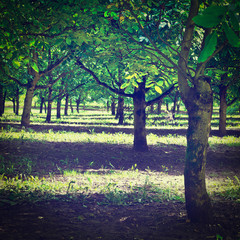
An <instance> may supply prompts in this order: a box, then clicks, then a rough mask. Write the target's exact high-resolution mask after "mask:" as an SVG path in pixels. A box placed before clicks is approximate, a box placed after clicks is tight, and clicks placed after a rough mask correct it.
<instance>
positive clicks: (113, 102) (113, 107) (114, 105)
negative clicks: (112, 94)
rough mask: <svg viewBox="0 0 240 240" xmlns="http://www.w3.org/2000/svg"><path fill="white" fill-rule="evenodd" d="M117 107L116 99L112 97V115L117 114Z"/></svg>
mask: <svg viewBox="0 0 240 240" xmlns="http://www.w3.org/2000/svg"><path fill="white" fill-rule="evenodd" d="M115 108H116V104H115V100H114V99H112V103H111V112H112V115H113V116H114V115H115V111H116V110H115Z"/></svg>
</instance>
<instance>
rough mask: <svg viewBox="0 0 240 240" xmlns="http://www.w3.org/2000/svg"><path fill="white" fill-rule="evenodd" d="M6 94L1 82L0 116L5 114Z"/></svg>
mask: <svg viewBox="0 0 240 240" xmlns="http://www.w3.org/2000/svg"><path fill="white" fill-rule="evenodd" d="M5 96H6V95H5V93H4V90H3V86H2V85H1V84H0V117H1V116H2V115H3V114H4V106H5Z"/></svg>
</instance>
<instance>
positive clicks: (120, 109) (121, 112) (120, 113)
mask: <svg viewBox="0 0 240 240" xmlns="http://www.w3.org/2000/svg"><path fill="white" fill-rule="evenodd" d="M117 112H118V125H123V121H124V98H122V97H119V98H118V109H117Z"/></svg>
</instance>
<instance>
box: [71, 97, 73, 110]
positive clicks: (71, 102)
mask: <svg viewBox="0 0 240 240" xmlns="http://www.w3.org/2000/svg"><path fill="white" fill-rule="evenodd" d="M70 108H71V113H73V105H72V99H71V98H70Z"/></svg>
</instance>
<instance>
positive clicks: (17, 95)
mask: <svg viewBox="0 0 240 240" xmlns="http://www.w3.org/2000/svg"><path fill="white" fill-rule="evenodd" d="M15 114H16V115H17V116H18V115H19V88H18V87H17V90H16V112H15Z"/></svg>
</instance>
